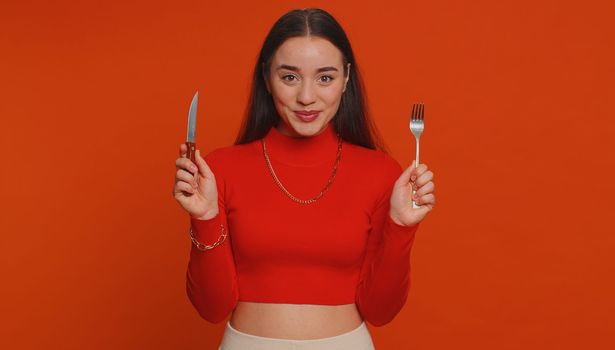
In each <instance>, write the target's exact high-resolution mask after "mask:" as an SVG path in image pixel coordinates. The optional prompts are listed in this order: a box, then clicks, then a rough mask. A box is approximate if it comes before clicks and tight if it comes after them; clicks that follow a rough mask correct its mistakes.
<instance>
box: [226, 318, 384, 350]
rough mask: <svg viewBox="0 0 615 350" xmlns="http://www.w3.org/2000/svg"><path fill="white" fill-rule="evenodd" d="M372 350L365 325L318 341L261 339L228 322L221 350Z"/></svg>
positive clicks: (362, 324) (369, 336) (363, 322)
mask: <svg viewBox="0 0 615 350" xmlns="http://www.w3.org/2000/svg"><path fill="white" fill-rule="evenodd" d="M248 348H249V349H254V350H261V349H262V350H291V349H292V350H299V349H301V350H316V349H318V350H345V349H352V350H371V349H374V345H373V342H372V338H371V335H370V333H369V330H368V328H367V325H366V324H365V321H362V322H361V324H360V325H359V326H358V327H357V328H355V329H353V330H350V331H348V332H346V333H342V334H339V335H335V336H332V337H325V338H318V339H281V338H269V337H261V336H257V335H253V334H248V333H244V332H241V331H239V330H237V329H235V328H233V326H231V322H230V320H229V321H227V322H226V329H225V332H224V336H223V339H222V343H221V344H220V350H236V349H248Z"/></svg>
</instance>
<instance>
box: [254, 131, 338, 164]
mask: <svg viewBox="0 0 615 350" xmlns="http://www.w3.org/2000/svg"><path fill="white" fill-rule="evenodd" d="M264 139H265V146H266V147H267V155H268V156H269V159H271V160H272V161H277V162H281V163H285V164H288V165H294V166H308V165H318V164H321V163H324V162H327V163H330V162H331V161H333V160H335V158H336V157H337V147H338V137H337V133H336V132H335V129H334V127H333V125H331V122H328V123H327V126H326V127H325V129H324V130H322V131H321V132H320V134H318V135H314V136H308V137H292V136H287V135H284V134H282V133H281V132H280V131H279V130H278V129H277V128H276V127H271V129H269V131H268V132H267V135H265V137H264ZM258 145H259V147H260V148H261V149H262V145H261V143H260V142H258ZM342 149H343V148H342Z"/></svg>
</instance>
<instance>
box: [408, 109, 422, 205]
mask: <svg viewBox="0 0 615 350" xmlns="http://www.w3.org/2000/svg"><path fill="white" fill-rule="evenodd" d="M424 128H425V106H424V105H423V103H422V102H421V103H414V104H412V114H411V115H410V132H412V135H414V138H415V139H416V164H415V166H416V167H417V168H418V167H419V140H420V138H421V134H422V133H423V129H424ZM415 193H416V192H415V191H414V190H413V191H412V195H413V196H414V194H415ZM420 207H421V206H420V205H418V204H416V202H415V201H414V200H412V208H420Z"/></svg>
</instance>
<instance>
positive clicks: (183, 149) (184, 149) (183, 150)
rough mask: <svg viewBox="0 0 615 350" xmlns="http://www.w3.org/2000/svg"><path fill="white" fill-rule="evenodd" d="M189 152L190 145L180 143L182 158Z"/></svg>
mask: <svg viewBox="0 0 615 350" xmlns="http://www.w3.org/2000/svg"><path fill="white" fill-rule="evenodd" d="M187 154H188V146H186V144H185V143H182V144H180V145H179V156H180V157H181V158H186V157H187Z"/></svg>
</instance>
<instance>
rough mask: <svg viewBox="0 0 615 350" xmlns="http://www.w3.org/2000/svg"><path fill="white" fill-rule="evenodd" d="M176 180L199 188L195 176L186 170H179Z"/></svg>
mask: <svg viewBox="0 0 615 350" xmlns="http://www.w3.org/2000/svg"><path fill="white" fill-rule="evenodd" d="M175 178H176V179H177V180H179V181H185V182H187V183H189V184H191V185H192V186H193V187H195V188H196V187H198V184H197V182H196V179H195V178H194V175H192V174H191V173H190V172H188V171H186V170H184V169H179V170H177V174H176V175H175Z"/></svg>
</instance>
